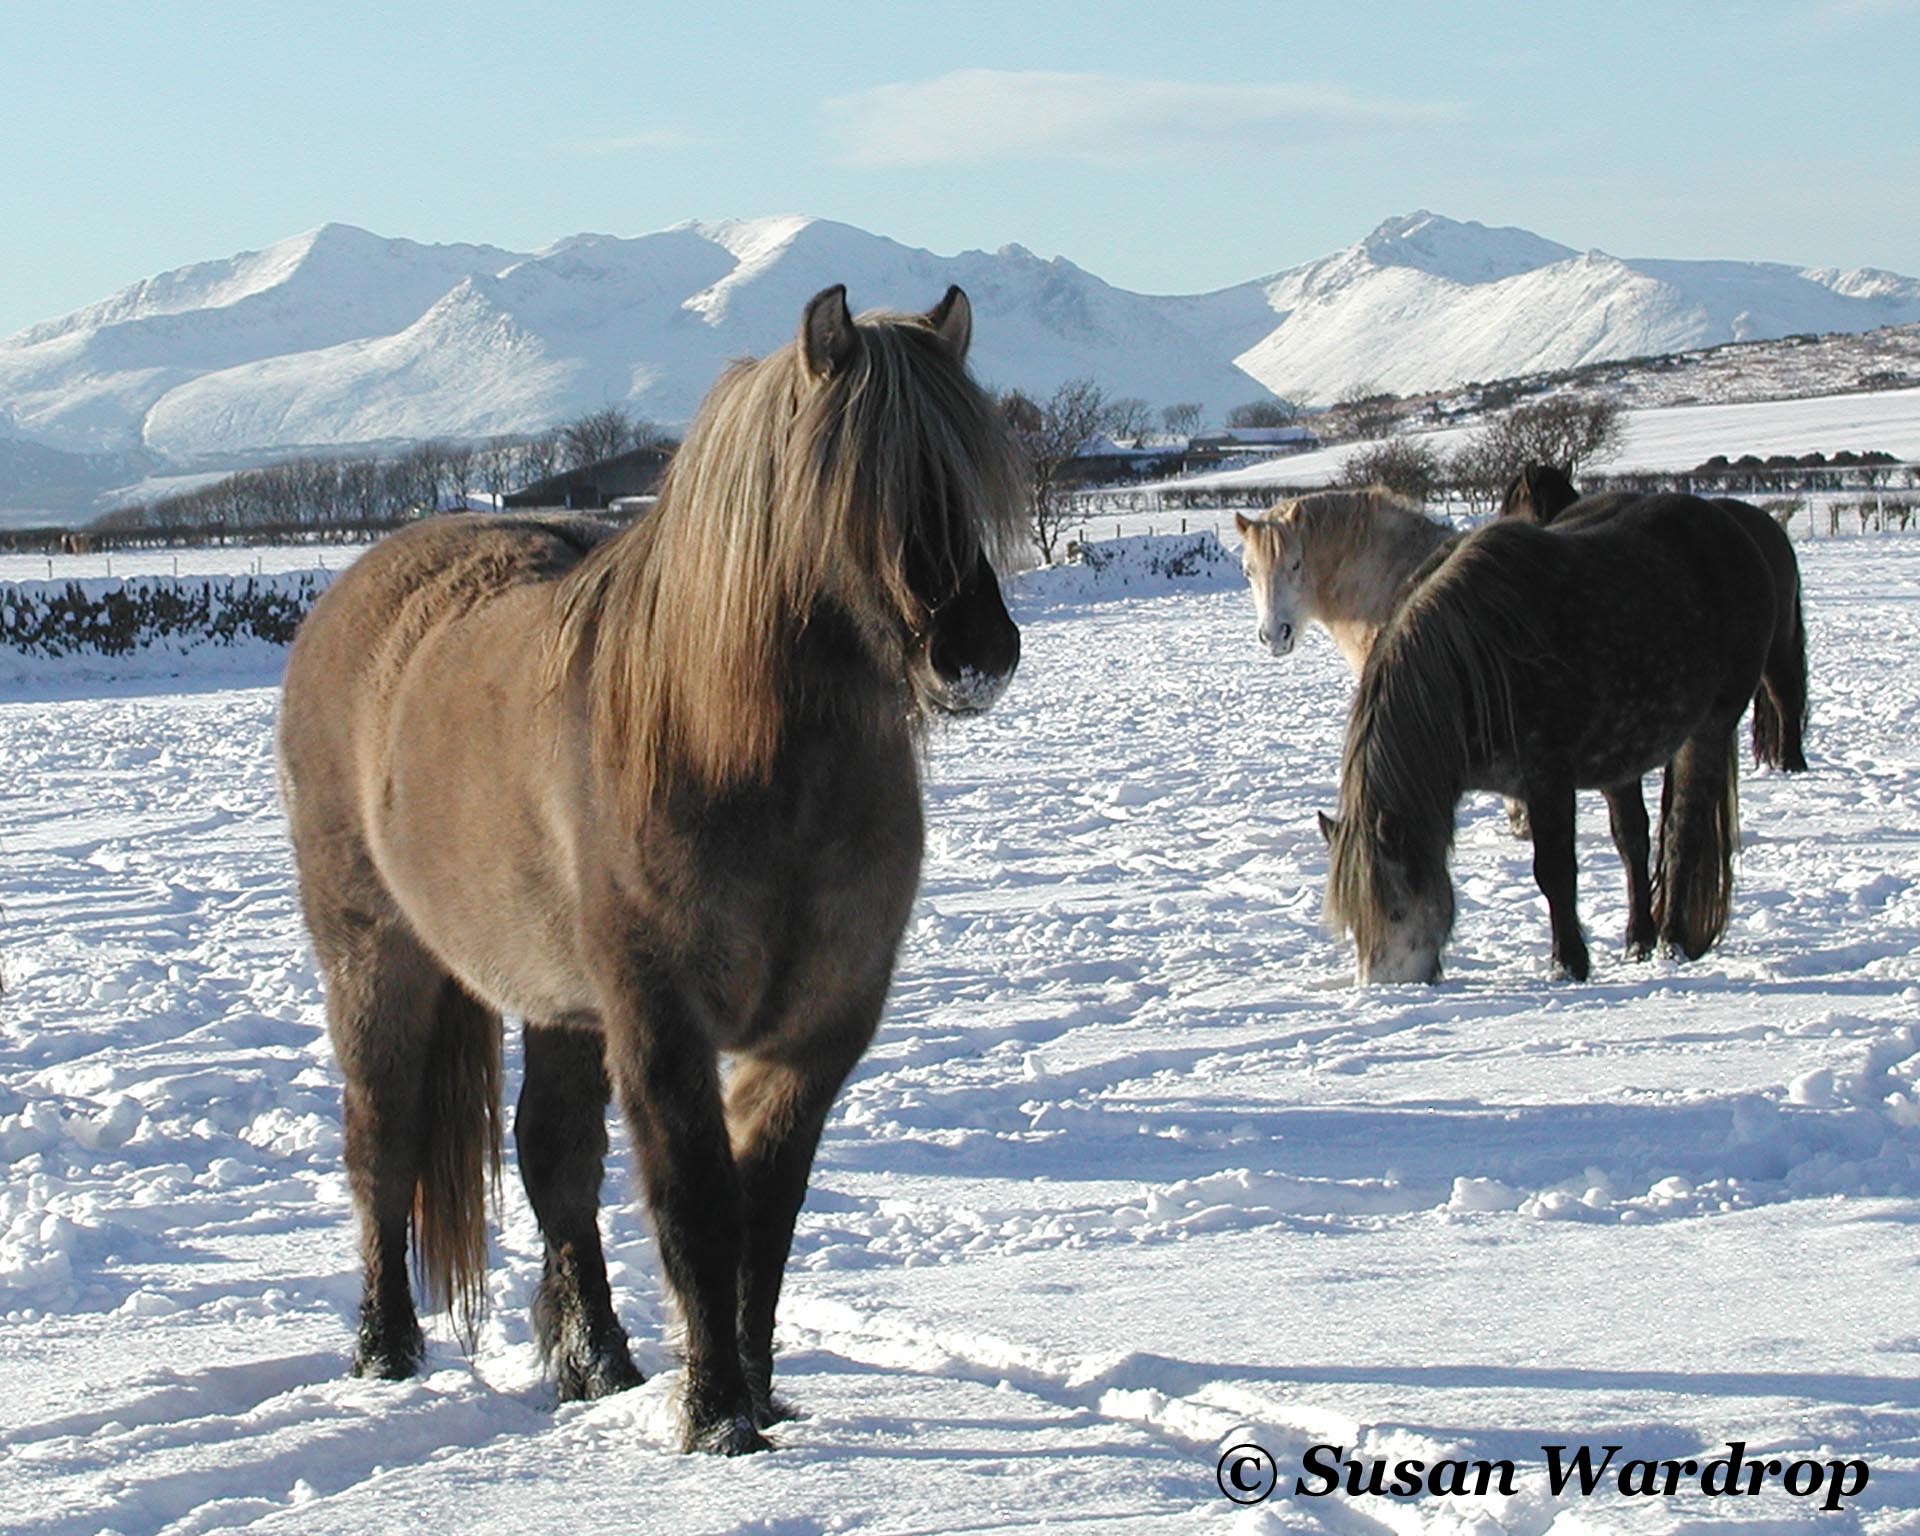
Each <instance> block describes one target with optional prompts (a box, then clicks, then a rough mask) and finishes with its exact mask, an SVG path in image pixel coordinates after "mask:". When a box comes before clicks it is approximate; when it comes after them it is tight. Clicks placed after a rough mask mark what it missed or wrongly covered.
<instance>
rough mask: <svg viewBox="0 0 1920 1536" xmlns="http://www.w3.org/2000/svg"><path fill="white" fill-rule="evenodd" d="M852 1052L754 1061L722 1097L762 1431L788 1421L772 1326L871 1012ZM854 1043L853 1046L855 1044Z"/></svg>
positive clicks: (750, 1374)
mask: <svg viewBox="0 0 1920 1536" xmlns="http://www.w3.org/2000/svg"><path fill="white" fill-rule="evenodd" d="M863 1018H864V1028H857V1029H855V1030H853V1031H851V1032H850V1038H849V1040H848V1041H847V1042H845V1043H846V1044H847V1045H850V1046H851V1047H852V1049H851V1050H850V1051H849V1050H844V1049H843V1050H834V1051H829V1052H824V1053H822V1056H821V1057H820V1059H814V1060H809V1061H808V1062H806V1063H805V1064H804V1065H802V1064H796V1063H791V1062H786V1061H773V1060H767V1059H764V1058H754V1059H751V1060H748V1061H746V1062H743V1063H742V1064H741V1066H740V1068H739V1069H738V1071H736V1072H735V1074H734V1078H733V1081H732V1083H731V1084H730V1085H729V1087H728V1091H727V1123H728V1128H729V1131H730V1132H731V1134H732V1138H733V1149H734V1162H735V1165H736V1166H737V1167H738V1169H739V1170H740V1193H741V1198H742V1200H743V1201H744V1202H745V1206H746V1218H747V1235H746V1246H745V1248H744V1250H743V1251H742V1254H741V1260H740V1361H741V1365H742V1367H743V1368H744V1369H745V1371H746V1375H747V1387H748V1389H749V1391H751V1392H752V1394H753V1416H754V1422H755V1423H756V1424H758V1425H759V1426H760V1427H761V1428H762V1429H764V1428H766V1427H767V1426H768V1425H769V1424H775V1423H778V1422H779V1421H780V1420H782V1419H785V1418H790V1417H792V1410H791V1409H789V1408H788V1407H787V1405H786V1404H784V1403H782V1402H781V1401H780V1400H779V1399H777V1398H776V1397H775V1396H774V1395H773V1318H774V1310H775V1308H776V1307H777V1305H778V1304H779V1300H780V1284H781V1281H782V1279H783V1278H784V1277H785V1275H786V1268H787V1253H788V1250H789V1249H791V1248H792V1246H793V1225H794V1222H795V1220H796V1219H797V1218H798V1216H799V1214H800V1206H801V1203H802V1202H803V1201H804V1200H805V1199H806V1195H807V1177H808V1175H809V1174H810V1173H811V1172H812V1170H813V1157H814V1152H815V1150H816V1149H817V1148H818V1146H819V1144H820V1131H821V1128H822V1127H823V1126H824V1125H825V1124H826V1120H827V1112H828V1110H829V1109H830V1108H831V1107H832V1104H833V1096H834V1095H835V1094H836V1093H838V1092H839V1090H840V1084H841V1083H842V1082H843V1081H845V1079H846V1075H847V1073H848V1072H849V1071H850V1070H852V1067H853V1063H854V1062H855V1061H857V1060H858V1059H859V1056H860V1052H861V1050H863V1049H864V1048H865V1046H866V1042H867V1041H868V1040H869V1039H870V1038H871V1037H872V1033H873V1024H874V1023H875V1022H877V1021H878V1018H879V1008H878V1006H877V1005H876V1006H875V1007H874V1008H873V1009H872V1010H871V1013H870V1017H865V1016H863ZM853 1036H857V1043H856V1042H855V1040H854V1039H853V1038H852V1037H853Z"/></svg>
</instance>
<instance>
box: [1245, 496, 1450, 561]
mask: <svg viewBox="0 0 1920 1536" xmlns="http://www.w3.org/2000/svg"><path fill="white" fill-rule="evenodd" d="M1278 530H1289V531H1291V532H1292V533H1293V535H1294V536H1295V537H1296V538H1298V539H1299V540H1300V544H1301V548H1302V552H1303V553H1304V554H1306V555H1307V556H1308V557H1310V558H1312V559H1316V560H1320V559H1327V558H1329V557H1331V558H1332V559H1333V560H1334V561H1336V562H1338V561H1340V560H1344V559H1345V558H1346V557H1348V556H1350V555H1352V554H1354V553H1356V552H1358V551H1360V550H1362V549H1365V548H1366V547H1367V546H1368V545H1369V544H1371V543H1372V542H1373V541H1374V540H1376V539H1379V538H1382V537H1389V538H1391V537H1395V536H1402V537H1404V536H1406V535H1409V534H1412V533H1414V532H1415V531H1416V530H1417V531H1418V532H1419V533H1420V534H1422V535H1428V534H1438V535H1448V534H1451V532H1452V530H1451V529H1450V528H1448V527H1447V525H1446V524H1444V523H1441V522H1439V521H1437V520H1436V519H1434V518H1431V517H1428V516H1427V515H1426V513H1424V512H1423V511H1421V510H1420V508H1419V506H1418V505H1417V504H1416V503H1414V502H1411V501H1408V500H1407V499H1406V498H1405V497H1403V496H1400V495H1399V494H1397V493H1396V492H1394V491H1391V490H1388V489H1387V487H1386V486H1384V485H1368V486H1361V487H1358V488H1352V489H1347V488H1342V489H1337V490H1326V491H1314V492H1312V493H1310V494H1309V495H1306V496H1298V497H1294V498H1293V499H1292V500H1289V501H1283V502H1280V503H1278V504H1276V505H1275V506H1274V507H1272V508H1271V509H1269V510H1268V512H1267V513H1266V515H1265V516H1263V517H1259V518H1256V519H1253V520H1250V521H1249V522H1247V523H1246V525H1245V527H1244V528H1243V529H1242V534H1243V536H1244V537H1246V538H1248V539H1250V540H1251V539H1259V540H1261V541H1262V543H1263V544H1264V545H1265V546H1266V552H1267V553H1268V554H1269V555H1271V554H1272V552H1273V550H1272V544H1273V541H1274V540H1275V539H1276V535H1277V531H1278ZM1425 542H1426V543H1429V544H1430V543H1431V538H1428V539H1426V540H1425Z"/></svg>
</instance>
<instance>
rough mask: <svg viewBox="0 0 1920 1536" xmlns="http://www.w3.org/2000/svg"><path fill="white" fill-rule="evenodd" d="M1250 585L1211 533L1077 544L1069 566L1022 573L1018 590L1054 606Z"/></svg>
mask: <svg viewBox="0 0 1920 1536" xmlns="http://www.w3.org/2000/svg"><path fill="white" fill-rule="evenodd" d="M1245 583H1246V578H1245V577H1244V576H1243V575H1241V573H1240V557H1239V556H1238V555H1237V554H1235V553H1234V552H1233V551H1232V550H1230V549H1228V548H1227V547H1226V546H1225V545H1224V544H1222V543H1221V542H1220V538H1219V535H1217V534H1216V533H1214V532H1213V530H1212V529H1210V528H1209V529H1204V530H1202V531H1201V532H1199V533H1160V534H1152V533H1142V534H1135V535H1133V536H1132V537H1130V538H1121V539H1103V540H1101V541H1100V542H1099V543H1097V544H1076V545H1075V546H1074V549H1073V553H1072V555H1071V556H1070V557H1069V558H1068V559H1067V560H1066V562H1065V563H1064V564H1061V565H1043V566H1040V567H1038V568H1037V569H1035V570H1031V571H1022V572H1021V573H1020V574H1019V575H1018V576H1016V577H1014V578H1013V583H1012V585H1013V589H1014V590H1015V591H1016V592H1017V593H1019V594H1020V595H1021V596H1023V597H1026V598H1028V599H1033V600H1038V601H1040V602H1042V603H1054V602H1085V601H1089V600H1094V599H1099V598H1108V597H1154V596H1160V595H1165V594H1170V593H1175V592H1207V591H1217V590H1220V589H1223V588H1230V587H1237V586H1243V585H1245Z"/></svg>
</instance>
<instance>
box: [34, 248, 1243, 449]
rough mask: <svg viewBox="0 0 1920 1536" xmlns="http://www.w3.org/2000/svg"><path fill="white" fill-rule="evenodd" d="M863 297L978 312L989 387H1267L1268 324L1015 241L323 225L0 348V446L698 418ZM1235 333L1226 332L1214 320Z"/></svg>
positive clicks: (1177, 393) (306, 438) (290, 438)
mask: <svg viewBox="0 0 1920 1536" xmlns="http://www.w3.org/2000/svg"><path fill="white" fill-rule="evenodd" d="M835 282H844V283H846V284H847V287H848V290H849V295H850V297H851V299H852V301H853V303H854V304H855V305H856V306H857V307H862V308H869V307H916V308H923V307H925V306H927V305H930V304H932V303H933V302H934V301H935V300H937V299H938V298H939V297H940V295H941V294H942V293H943V292H944V291H945V290H946V286H947V284H949V283H956V282H957V283H959V284H961V285H962V286H963V287H965V288H966V289H967V291H968V293H969V295H970V296H971V297H972V299H973V301H974V306H975V310H976V315H977V326H976V334H977V336H978V338H979V344H978V347H977V349H976V352H975V357H974V363H975V367H976V369H977V371H978V372H979V373H980V374H981V375H982V376H983V377H984V378H985V379H987V380H988V381H990V382H992V383H994V384H997V385H1002V386H1014V385H1018V386H1021V387H1025V388H1029V389H1047V390H1050V389H1052V388H1053V386H1054V385H1056V384H1058V383H1059V382H1060V381H1061V380H1062V379H1065V378H1068V377H1072V376H1074V375H1077V374H1091V375H1093V376H1095V377H1097V378H1098V379H1099V380H1100V381H1101V383H1102V384H1103V385H1104V387H1106V388H1107V389H1108V390H1109V391H1110V392H1112V393H1114V394H1118V395H1140V396H1143V397H1145V398H1148V399H1151V400H1154V401H1173V400H1199V401H1202V402H1204V403H1205V404H1206V405H1207V406H1208V407H1209V408H1210V409H1213V410H1223V409H1225V408H1226V407H1228V406H1231V405H1233V404H1235V403H1237V402H1239V401H1242V400H1246V399H1248V398H1252V397H1257V396H1259V395H1260V394H1261V390H1260V387H1259V386H1258V385H1257V384H1256V383H1254V382H1253V381H1252V380H1251V379H1249V378H1248V377H1247V376H1246V375H1245V374H1244V373H1242V372H1240V371H1239V370H1238V369H1237V368H1235V367H1234V366H1233V363H1232V357H1233V354H1234V353H1236V352H1238V351H1241V350H1243V349H1244V348H1245V347H1247V346H1251V345H1252V344H1253V343H1254V342H1255V341H1257V340H1259V338H1260V337H1261V336H1262V335H1264V334H1265V331H1266V330H1267V329H1268V328H1269V324H1270V319H1271V317H1270V315H1268V313H1267V311H1266V309H1265V307H1264V304H1263V303H1262V302H1261V300H1260V299H1259V297H1258V295H1257V294H1249V295H1246V296H1243V297H1242V299H1241V300H1240V301H1239V302H1238V304H1237V305H1236V304H1235V303H1234V302H1233V301H1228V302H1227V303H1226V304H1225V305H1220V304H1215V305H1212V306H1210V307H1209V308H1208V310H1207V312H1208V313H1209V314H1210V315H1216V316H1217V315H1219V314H1221V313H1229V314H1234V313H1235V312H1237V318H1238V320H1239V322H1240V323H1239V325H1238V327H1237V328H1234V327H1231V326H1230V327H1229V329H1230V330H1231V331H1232V332H1233V333H1232V334H1231V335H1230V336H1228V337H1226V338H1224V339H1223V340H1221V341H1219V342H1217V343H1216V344H1214V345H1211V346H1209V347H1205V348H1202V347H1199V346H1196V345H1195V341H1194V337H1193V334H1192V332H1191V331H1190V329H1189V328H1188V326H1187V325H1186V324H1184V323H1182V320H1181V318H1180V316H1179V314H1178V313H1177V311H1178V309H1179V306H1178V305H1176V304H1171V303H1170V302H1169V301H1167V300H1164V299H1153V298H1146V297H1143V296H1141V295H1139V294H1133V293H1127V292H1123V291H1122V290H1120V289H1117V288H1113V287H1111V286H1109V285H1108V284H1106V283H1103V282H1101V281H1100V280H1099V279H1098V278H1096V277H1094V276H1092V275H1091V274H1089V273H1086V272H1083V271H1081V270H1080V269H1079V268H1078V267H1076V266H1074V265H1073V264H1072V263H1071V262H1068V261H1064V260H1053V261H1043V260H1042V259H1040V258H1039V257H1037V256H1035V255H1034V254H1033V253H1032V252H1030V251H1027V250H1024V249H1022V248H1021V247H1019V246H1008V247H1006V248H1005V249H1003V250H1000V251H997V252H993V253H991V254H989V253H986V252H980V251H969V252H966V253H963V254H962V255H959V256H954V257H942V256H935V255H933V254H931V253H930V252H927V251H922V250H915V249H912V248H910V247H907V246H904V245H900V244H898V243H897V242H895V241H892V240H888V239H885V238H883V237H880V236H877V235H871V234H868V233H866V232H865V231H862V230H859V229H855V228H853V227H851V226H849V225H845V224H836V223H832V222H830V221H827V220H822V219H805V218H776V219H761V220H752V221H738V222H727V223H717V224H685V225H680V226H677V227H675V228H672V229H668V230H663V231H660V232H658V233H656V234H650V235H643V236H640V237H639V238H637V239H616V238H613V237H610V236H604V235H577V236H574V237H572V238H570V239H567V240H562V241H560V242H559V243H558V244H556V245H553V246H551V247H549V248H548V249H546V250H544V251H540V252H538V253H535V254H533V255H517V254H515V253H512V252H508V251H500V250H494V249H492V248H490V247H483V246H430V245H419V244H416V243H414V242H411V241H406V240H384V239H381V238H379V237H377V236H375V235H371V234H368V233H366V232H365V231H363V230H358V229H353V228H349V227H347V226H344V225H328V226H325V227H324V228H322V229H318V230H315V231H312V232H310V233H308V234H304V235H299V236H296V237H295V238H293V239H291V240H286V241H282V242H281V243H280V244H278V245H276V246H273V247H270V248H269V249H268V250H266V251H262V252H258V253H249V254H247V255H243V256H238V257H235V258H233V259H231V260H229V261H224V262H212V263H207V264H205V265H202V266H197V267H192V268H187V269H183V270H182V271H180V272H177V273H169V274H165V275H163V276H161V277H158V278H153V279H150V280H149V281H147V282H144V283H140V284H137V285H135V286H134V287H132V288H129V289H127V290H125V291H124V292H122V293H120V294H116V295H115V296H114V297H112V298H110V299H107V300H105V301H103V302H102V303H99V304H96V305H92V306H90V307H89V308H87V309H84V310H80V311H78V312H76V313H74V314H72V315H68V316H66V317H64V318H62V319H59V320H54V321H50V322H47V323H45V324H42V325H37V326H34V327H32V328H30V329H29V330H26V331H23V332H21V333H20V334H18V335H16V336H14V337H12V338H10V339H8V340H6V341H4V342H0V435H5V434H6V431H7V424H8V422H9V420H10V422H11V431H12V433H13V435H17V436H21V437H27V438H31V439H34V440H36V441H38V442H41V443H43V444H46V445H48V446H51V447H57V448H63V449H67V450H70V451H78V450H96V451H97V450H102V449H108V448H123V447H128V446H131V445H134V444H143V445H144V446H146V447H148V448H150V449H152V450H154V451H155V452H158V453H160V454H163V455H165V456H167V457H168V458H171V459H175V460H182V461H190V460H193V459H198V458H206V457H209V456H222V455H231V454H235V453H243V452H248V451H255V450H261V449H273V448H287V449H290V448H294V447H300V446H306V445H318V444H341V443H363V442H375V441H381V440H388V439H405V438H418V437H423V436H449V437H483V436H489V435H492V434H495V433H503V432H512V431H523V430H528V429H533V428H538V427H541V426H544V425H547V424H549V423H551V422H554V421H559V420H564V419H566V418H568V417H570V416H573V415H576V414H578V413H580V412H582V411H586V410H593V409H597V408H599V407H600V406H603V405H606V404H608V403H609V402H618V403H622V404H625V405H627V406H629V407H630V408H632V409H633V410H635V411H637V412H639V413H641V414H644V415H647V416H651V417H653V418H655V419H658V420H662V421H668V422H673V421H684V420H685V419H686V418H687V417H688V416H689V415H690V414H691V413H692V410H693V408H694V406H695V405H696V404H697V403H698V401H699V399H700V397H701V395H702V394H703V393H704V392H705V391H706V389H707V387H708V386H709V385H710V384H711V383H712V382H713V379H714V377H715V375H716V374H717V373H718V372H719V371H720V369H721V368H722V367H723V366H724V365H725V363H726V362H727V361H728V360H730V359H732V358H735V357H738V356H741V355H742V354H744V353H755V352H763V351H765V350H767V349H768V348H770V347H773V346H777V345H779V344H780V343H782V342H784V341H785V340H787V339H788V338H789V337H790V336H791V335H792V333H793V327H794V325H795V323H796V321H797V320H798V318H799V315H800V311H801V308H802V306H803V305H804V304H805V302H806V300H807V298H808V297H809V296H811V295H812V294H813V293H815V292H817V291H818V290H819V289H821V288H823V287H825V286H827V285H828V284H830V283H835ZM1216 323H1217V322H1216Z"/></svg>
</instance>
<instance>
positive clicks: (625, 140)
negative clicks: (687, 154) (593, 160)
mask: <svg viewBox="0 0 1920 1536" xmlns="http://www.w3.org/2000/svg"><path fill="white" fill-rule="evenodd" d="M701 142H703V141H702V140H701V139H700V138H699V137H698V136H697V135H695V134H691V133H685V132H682V131H681V130H680V129H678V128H642V129H639V130H638V131H636V132H634V133H617V134H609V135H607V136H606V137H603V138H594V139H574V140H572V141H571V142H570V144H569V147H570V148H571V149H572V150H573V152H574V153H575V154H578V155H631V154H644V153H647V152H648V151H651V150H656V149H690V148H692V147H693V146H694V145H696V144H699V143H701Z"/></svg>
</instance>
